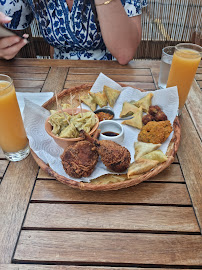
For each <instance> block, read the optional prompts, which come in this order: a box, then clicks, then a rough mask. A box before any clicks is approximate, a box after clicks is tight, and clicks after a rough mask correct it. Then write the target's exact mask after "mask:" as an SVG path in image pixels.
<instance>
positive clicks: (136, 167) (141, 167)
mask: <svg viewBox="0 0 202 270" xmlns="http://www.w3.org/2000/svg"><path fill="white" fill-rule="evenodd" d="M158 163H159V162H158V161H157V160H149V159H139V160H137V161H134V162H133V163H132V164H131V165H130V167H129V168H128V173H127V176H128V178H130V177H132V176H133V175H138V174H142V173H145V172H148V171H150V170H151V169H153V168H154V167H155V166H156V165H157V164H158Z"/></svg>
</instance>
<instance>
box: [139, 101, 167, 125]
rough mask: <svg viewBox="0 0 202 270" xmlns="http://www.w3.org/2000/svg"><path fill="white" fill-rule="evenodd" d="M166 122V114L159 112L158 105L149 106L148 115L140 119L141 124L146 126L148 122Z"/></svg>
mask: <svg viewBox="0 0 202 270" xmlns="http://www.w3.org/2000/svg"><path fill="white" fill-rule="evenodd" d="M166 120H167V116H166V114H165V113H164V112H163V111H162V110H161V108H160V107H159V106H158V105H155V106H149V112H148V114H146V115H144V116H143V117H142V122H143V124H144V125H146V124H147V123H148V122H150V121H156V122H159V121H166Z"/></svg>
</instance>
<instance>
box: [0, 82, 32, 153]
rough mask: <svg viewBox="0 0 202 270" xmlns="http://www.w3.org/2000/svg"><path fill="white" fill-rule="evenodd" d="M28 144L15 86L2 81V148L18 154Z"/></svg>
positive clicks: (0, 137)
mask: <svg viewBox="0 0 202 270" xmlns="http://www.w3.org/2000/svg"><path fill="white" fill-rule="evenodd" d="M27 144H28V140H27V137H26V133H25V129H24V125H23V121H22V117H21V113H20V109H19V105H18V102H17V97H16V93H15V88H14V85H13V83H12V81H11V82H9V81H4V80H0V147H1V148H2V149H3V151H4V152H17V151H20V150H22V149H24V148H25V147H26V146H27Z"/></svg>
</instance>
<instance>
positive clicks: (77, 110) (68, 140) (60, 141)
mask: <svg viewBox="0 0 202 270" xmlns="http://www.w3.org/2000/svg"><path fill="white" fill-rule="evenodd" d="M63 111H64V112H67V113H69V114H71V115H72V112H73V114H74V115H76V114H78V113H80V112H81V109H80V108H74V109H64V110H63ZM59 112H61V111H59ZM82 112H89V110H85V109H82ZM95 116H96V118H97V123H96V124H95V126H94V127H93V128H92V129H91V131H90V132H89V134H90V135H93V134H94V133H95V131H96V130H97V129H98V126H99V119H98V117H97V115H95ZM49 118H50V116H49V117H48V118H47V119H46V122H45V130H46V132H47V133H48V134H49V135H50V136H51V137H52V138H53V139H54V140H55V142H56V143H57V144H58V145H59V146H60V147H62V148H63V149H65V148H66V147H67V146H68V145H71V144H74V143H76V142H78V141H82V140H83V138H81V137H78V138H59V137H57V136H56V135H54V134H53V133H52V125H51V124H50V123H49V122H48V121H49Z"/></svg>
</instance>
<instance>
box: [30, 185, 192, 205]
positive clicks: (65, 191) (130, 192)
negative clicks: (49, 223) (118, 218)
mask: <svg viewBox="0 0 202 270" xmlns="http://www.w3.org/2000/svg"><path fill="white" fill-rule="evenodd" d="M157 194H158V196H157ZM31 200H32V201H56V202H84V203H86V202H89V203H119V204H124V203H126V204H128V203H132V204H135V203H138V204H160V205H161V204H162V205H191V202H190V198H189V195H188V193H187V189H186V186H185V185H184V184H172V183H149V182H145V183H141V184H139V185H137V186H134V187H131V188H127V189H122V190H118V191H108V192H91V191H82V190H77V189H72V188H70V187H68V186H65V185H64V184H61V183H60V182H58V181H56V180H47V181H46V180H45V181H44V180H38V181H37V182H36V186H35V189H34V192H33V195H32V198H31Z"/></svg>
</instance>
